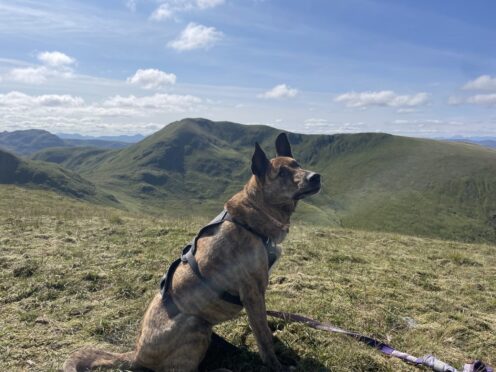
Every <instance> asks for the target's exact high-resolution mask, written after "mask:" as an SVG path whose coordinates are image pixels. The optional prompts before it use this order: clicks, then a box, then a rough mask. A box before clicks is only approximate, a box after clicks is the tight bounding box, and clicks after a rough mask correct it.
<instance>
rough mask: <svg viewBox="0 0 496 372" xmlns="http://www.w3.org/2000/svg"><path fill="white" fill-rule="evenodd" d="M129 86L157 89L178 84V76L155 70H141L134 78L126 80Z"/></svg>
mask: <svg viewBox="0 0 496 372" xmlns="http://www.w3.org/2000/svg"><path fill="white" fill-rule="evenodd" d="M126 82H127V83H129V84H135V85H140V86H141V87H143V88H144V89H157V88H162V87H164V86H167V85H172V84H175V83H176V75H174V74H169V73H167V72H164V71H160V70H157V69H154V68H149V69H146V70H142V69H139V70H137V71H136V73H135V74H134V75H133V76H130V77H128V78H127V79H126Z"/></svg>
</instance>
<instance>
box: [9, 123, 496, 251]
mask: <svg viewBox="0 0 496 372" xmlns="http://www.w3.org/2000/svg"><path fill="white" fill-rule="evenodd" d="M280 132H281V130H279V129H276V128H272V127H269V126H264V125H242V124H237V123H231V122H213V121H210V120H206V119H184V120H181V121H177V122H174V123H171V124H169V125H167V126H165V127H164V128H163V129H161V130H160V131H158V132H156V133H154V134H152V135H150V136H148V137H146V138H144V139H142V140H140V141H139V142H136V143H125V142H122V141H113V140H112V141H109V140H108V139H107V140H102V139H100V138H78V139H67V138H60V137H59V136H55V135H53V134H51V133H49V132H46V131H39V130H31V131H17V132H10V133H9V132H3V133H2V132H0V148H1V149H3V150H4V151H3V150H0V183H4V184H5V183H6V184H16V185H20V186H22V187H36V188H40V187H41V188H45V189H50V190H53V191H56V192H59V193H62V194H65V195H69V196H71V197H76V198H79V199H84V200H86V201H88V202H94V203H103V204H109V205H112V206H114V207H117V208H123V209H127V210H134V211H139V212H141V213H151V214H157V215H160V214H163V215H172V216H188V217H190V216H192V215H196V216H200V217H202V218H205V219H207V218H209V217H211V216H213V215H214V214H216V213H217V212H218V211H219V210H220V209H222V207H223V203H224V202H225V201H226V200H227V199H228V198H229V197H230V196H231V195H233V194H234V193H235V192H236V191H238V190H240V188H241V187H242V186H243V184H244V183H245V182H246V181H247V180H248V178H249V177H250V174H251V172H250V159H251V155H252V153H253V146H254V143H255V142H259V143H260V144H261V146H262V147H263V148H264V149H265V150H266V152H267V154H268V155H269V156H274V155H275V149H274V139H275V138H276V136H277V135H278V134H279V133H280ZM121 139H122V138H121ZM289 139H290V142H291V143H292V145H293V154H295V157H296V159H297V160H298V161H299V162H300V163H301V164H302V165H303V166H304V167H306V168H309V169H312V170H315V171H318V172H319V173H321V174H322V176H323V185H324V186H323V190H322V192H321V193H320V194H319V195H316V196H314V197H312V198H310V199H308V200H305V201H303V202H301V205H300V207H299V208H298V212H297V214H296V215H295V220H296V221H299V222H300V223H304V224H318V225H331V226H341V227H344V228H354V229H366V230H379V231H389V232H397V233H402V234H412V235H421V236H431V237H437V238H443V239H455V240H463V241H469V242H470V241H486V242H492V243H494V242H496V150H494V149H490V148H486V147H482V146H479V145H474V144H471V143H468V142H469V141H467V139H463V141H462V142H453V141H440V140H430V139H420V138H410V137H401V136H393V135H390V134H386V133H357V134H335V135H306V134H298V133H289ZM128 140H130V139H129V138H128ZM74 141H76V142H74Z"/></svg>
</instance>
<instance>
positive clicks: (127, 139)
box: [56, 133, 145, 143]
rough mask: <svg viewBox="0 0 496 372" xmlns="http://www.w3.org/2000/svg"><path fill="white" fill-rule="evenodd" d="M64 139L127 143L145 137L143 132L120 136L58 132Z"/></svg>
mask: <svg viewBox="0 0 496 372" xmlns="http://www.w3.org/2000/svg"><path fill="white" fill-rule="evenodd" d="M56 135H57V136H58V137H59V138H62V139H75V140H98V141H117V142H126V143H136V142H139V141H141V140H142V139H143V138H145V136H144V135H142V134H139V133H138V134H133V135H126V134H123V135H119V136H85V135H81V134H78V133H56Z"/></svg>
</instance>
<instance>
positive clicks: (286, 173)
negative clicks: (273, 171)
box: [279, 167, 289, 177]
mask: <svg viewBox="0 0 496 372" xmlns="http://www.w3.org/2000/svg"><path fill="white" fill-rule="evenodd" d="M287 176H289V171H288V170H287V169H286V168H285V167H281V169H279V177H287Z"/></svg>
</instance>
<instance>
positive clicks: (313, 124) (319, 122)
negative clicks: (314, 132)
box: [303, 118, 328, 128]
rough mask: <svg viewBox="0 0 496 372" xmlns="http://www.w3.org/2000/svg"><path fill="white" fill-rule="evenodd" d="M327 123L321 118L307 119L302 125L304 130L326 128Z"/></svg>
mask: <svg viewBox="0 0 496 372" xmlns="http://www.w3.org/2000/svg"><path fill="white" fill-rule="evenodd" d="M327 125H328V121H327V120H326V119H321V118H309V119H306V120H305V122H304V123H303V126H304V127H305V128H322V127H327Z"/></svg>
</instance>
